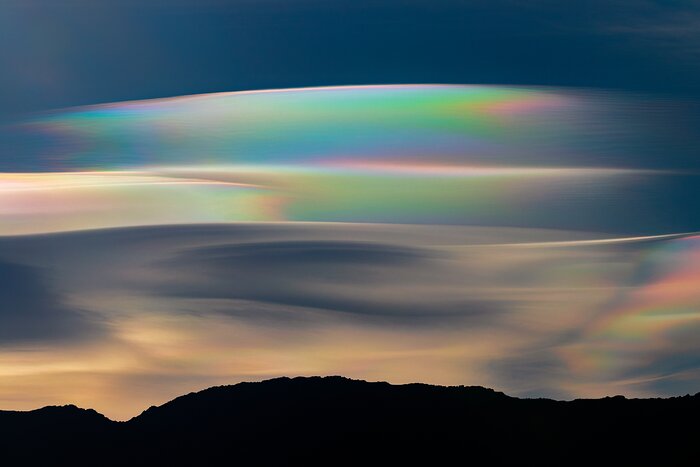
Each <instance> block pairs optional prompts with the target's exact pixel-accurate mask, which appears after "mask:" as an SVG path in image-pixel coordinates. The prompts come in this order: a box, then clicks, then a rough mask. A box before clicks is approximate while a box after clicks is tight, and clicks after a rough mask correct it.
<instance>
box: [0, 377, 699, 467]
mask: <svg viewBox="0 0 700 467" xmlns="http://www.w3.org/2000/svg"><path fill="white" fill-rule="evenodd" d="M699 416H700V394H696V395H695V396H684V397H675V398H670V399H625V398H624V397H622V396H615V397H606V398H604V399H590V400H574V401H570V402H563V401H554V400H549V399H518V398H513V397H509V396H507V395H505V394H503V393H500V392H496V391H493V390H491V389H485V388H481V387H464V386H459V387H442V386H430V385H425V384H408V385H391V384H388V383H368V382H365V381H356V380H351V379H347V378H342V377H335V376H334V377H324V378H321V377H311V378H292V379H290V378H278V379H273V380H268V381H263V382H260V383H241V384H237V385H234V386H219V387H213V388H210V389H206V390H204V391H201V392H197V393H191V394H187V395H185V396H181V397H178V398H177V399H174V400H172V401H170V402H168V403H166V404H164V405H162V406H160V407H151V408H149V409H148V410H146V411H144V412H143V413H142V414H141V415H139V416H137V417H135V418H133V419H131V420H129V421H128V422H114V421H111V420H109V419H107V418H105V417H103V416H102V415H100V414H98V413H97V412H95V411H93V410H84V409H79V408H77V407H75V406H64V407H45V408H43V409H39V410H34V411H30V412H2V411H0V456H1V457H0V459H5V460H6V461H12V462H11V463H9V464H6V465H38V464H41V465H47V464H51V465H59V464H60V465H64V464H65V465H148V464H154V465H210V464H217V465H218V464H222V463H225V464H231V465H251V464H252V465H321V464H323V465H380V464H385V465H387V464H388V465H400V464H411V465H413V464H426V465H443V464H451V463H455V464H467V465H469V464H476V465H483V464H485V463H487V464H494V463H496V464H497V463H518V464H525V465H531V464H535V465H555V464H556V465H566V464H580V463H589V464H590V463H594V462H595V463H600V462H605V463H609V462H618V463H621V464H625V465H628V464H630V463H632V462H637V463H642V464H649V463H658V464H663V465H697V461H698V459H700V442H698V440H700V425H699V424H698V422H697V420H698V418H699Z"/></svg>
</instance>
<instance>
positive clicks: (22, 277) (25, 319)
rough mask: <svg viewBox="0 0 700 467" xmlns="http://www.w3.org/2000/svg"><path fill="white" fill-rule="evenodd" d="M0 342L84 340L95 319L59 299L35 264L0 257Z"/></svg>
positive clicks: (96, 328) (96, 329)
mask: <svg viewBox="0 0 700 467" xmlns="http://www.w3.org/2000/svg"><path fill="white" fill-rule="evenodd" d="M0 283H1V284H2V288H1V289H0V303H2V306H1V307H0V345H3V344H18V343H25V342H32V343H36V342H54V341H73V340H84V339H85V338H88V337H91V336H93V335H94V334H95V333H98V332H100V326H99V325H98V323H97V322H95V321H93V320H91V319H89V318H88V317H87V316H86V315H85V314H83V313H82V312H80V311H78V310H74V309H72V308H70V307H68V306H67V305H66V304H65V303H63V301H62V299H61V297H60V295H59V294H57V293H56V292H55V291H54V290H52V288H51V287H50V286H49V285H48V284H47V283H46V281H45V279H44V277H43V276H42V274H41V271H40V270H39V269H38V268H34V267H30V266H25V265H22V264H17V263H12V262H6V261H0Z"/></svg>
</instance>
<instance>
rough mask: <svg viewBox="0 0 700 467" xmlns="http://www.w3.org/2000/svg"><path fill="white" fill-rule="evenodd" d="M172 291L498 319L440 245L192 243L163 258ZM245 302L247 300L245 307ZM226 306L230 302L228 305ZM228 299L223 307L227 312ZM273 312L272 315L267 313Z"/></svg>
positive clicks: (390, 313) (404, 319)
mask: <svg viewBox="0 0 700 467" xmlns="http://www.w3.org/2000/svg"><path fill="white" fill-rule="evenodd" d="M162 267H163V269H162V273H163V274H164V276H165V277H166V280H165V281H164V282H163V283H162V284H161V287H160V291H161V292H162V293H163V294H165V295H170V296H175V297H180V298H188V299H200V302H199V303H200V305H202V302H201V299H214V300H221V299H229V300H237V302H236V303H234V304H233V305H234V306H232V307H231V313H232V314H235V315H238V316H241V315H240V311H241V310H242V309H243V310H247V311H245V312H244V314H245V315H246V316H248V317H251V316H253V315H252V314H251V313H250V309H251V307H254V304H252V303H250V302H257V303H259V304H263V305H264V306H263V308H265V309H266V310H268V311H269V309H270V305H277V306H278V307H277V310H278V311H279V305H286V306H288V307H293V308H294V310H292V312H294V313H297V312H298V310H296V308H311V309H316V310H323V311H326V312H334V313H345V314H350V315H354V316H355V317H361V318H362V319H363V320H366V321H372V322H391V323H393V324H396V323H403V324H411V323H420V324H432V325H436V324H438V325H439V324H442V323H444V322H445V321H449V320H462V319H469V320H471V321H473V322H474V323H476V322H478V321H483V320H486V321H488V320H492V319H493V318H494V316H496V315H497V314H498V312H499V306H498V303H497V302H494V301H489V302H487V301H485V300H479V299H474V298H470V297H468V296H465V295H464V294H459V293H458V292H459V291H458V290H457V289H458V287H459V286H456V285H453V286H451V285H450V283H454V282H455V281H454V277H453V276H454V275H455V274H456V271H455V270H453V268H452V265H451V264H450V262H449V261H447V260H446V257H445V256H444V255H442V254H440V252H438V251H436V250H428V249H423V248H412V247H406V246H397V245H389V244H383V243H371V242H353V241H278V242H251V243H241V244H228V245H218V246H212V247H203V248H192V249H188V250H186V251H183V252H180V253H179V254H177V255H176V256H175V257H173V258H171V259H169V260H167V261H165V262H163V263H162ZM241 301H247V302H248V303H245V306H242V305H243V304H242V303H241ZM223 308H225V307H223ZM223 308H222V302H218V304H217V305H216V309H218V310H222V309H223ZM263 316H268V317H269V314H266V315H263Z"/></svg>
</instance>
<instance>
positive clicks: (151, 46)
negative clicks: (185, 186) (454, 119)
mask: <svg viewBox="0 0 700 467" xmlns="http://www.w3.org/2000/svg"><path fill="white" fill-rule="evenodd" d="M699 59H700V3H698V2H690V1H673V2H661V1H645V0H590V1H581V2H568V1H547V0H535V1H517V0H483V1H482V0H471V1H469V0H465V1H457V0H443V1H440V0H402V1H400V0H351V1H349V0H334V1H328V0H171V1H165V0H150V1H149V0H144V1H135V0H134V1H132V0H121V1H109V0H4V1H2V2H1V3H0V63H1V64H2V66H1V67H0V86H1V88H0V89H2V93H0V120H6V121H7V120H13V119H15V118H17V117H18V116H19V115H21V114H23V113H25V112H28V111H36V110H41V109H48V108H55V107H64V106H71V105H79V104H88V103H99V102H109V101H119V100H125V99H142V98H151V97H163V96H172V95H182V94H192V93H202V92H212V91H226V90H243V89H260V88H277V87H296V86H311V85H336V84H367V83H415V82H435V83H499V84H535V85H561V86H584V87H602V88H615V89H625V90H630V91H641V92H651V93H661V94H672V95H676V96H683V97H685V96H698V95H700V60H699Z"/></svg>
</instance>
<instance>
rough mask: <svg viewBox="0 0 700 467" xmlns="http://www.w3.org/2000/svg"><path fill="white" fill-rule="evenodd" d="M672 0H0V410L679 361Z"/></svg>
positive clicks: (687, 152) (678, 105)
mask: <svg viewBox="0 0 700 467" xmlns="http://www.w3.org/2000/svg"><path fill="white" fill-rule="evenodd" d="M698 31H700V4H698V3H697V2H682V1H678V2H652V1H643V0H637V1H632V0H629V1H614V0H613V1H597V0H591V1H587V2H575V3H570V2H566V3H565V2H554V1H545V0H542V1H530V2H521V1H515V0H492V1H430V2H428V1H418V0H404V1H381V0H378V1H353V2H346V1H334V2H327V1H324V2H321V1H304V0H300V1H291V0H259V1H248V0H238V1H225V0H200V1H197V2H194V1H189V0H172V1H167V2H166V1H164V0H163V1H161V0H152V1H141V2H136V1H131V0H123V1H119V2H112V1H89V2H88V1H82V0H59V1H41V0H23V1H18V0H17V1H16V0H7V1H5V2H2V3H1V4H0V65H1V66H0V86H1V89H3V92H2V93H0V302H1V303H4V304H5V306H3V307H2V309H0V409H31V408H36V407H39V406H43V405H47V404H65V403H75V404H77V405H80V406H83V407H92V408H95V409H97V410H98V411H100V412H102V413H104V414H106V415H107V416H109V417H112V418H115V419H128V418H129V417H131V416H134V415H137V414H138V413H139V412H140V411H141V410H143V409H145V408H147V407H148V406H150V405H153V404H160V403H163V402H165V401H167V400H169V399H171V398H173V397H176V396H178V395H180V394H182V393H186V392H190V391H193V390H198V389H203V388H205V387H208V386H212V385H218V384H230V383H236V382H239V381H252V380H261V379H265V378H269V377H277V376H295V375H319V374H320V375H331V374H341V375H344V376H349V377H355V378H362V379H368V380H387V381H391V382H395V383H404V382H416V381H419V382H426V383H436V384H465V385H483V386H488V387H493V388H495V389H498V390H502V391H505V392H506V393H508V394H511V395H518V396H527V397H540V396H546V397H554V398H560V399H571V398H575V397H602V396H606V395H613V394H625V395H628V396H639V397H652V396H654V397H655V396H671V395H679V394H685V393H695V392H697V391H698V388H699V387H700V347H699V346H698V343H697V341H698V339H697V336H698V335H699V334H698V333H700V256H699V255H700V237H699V236H698V232H699V231H700V183H698V182H699V181H700V180H699V177H700V157H699V153H698V152H699V149H698V148H700V134H699V133H698V131H697V129H698V128H700V60H698V58H700V32H698Z"/></svg>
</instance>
